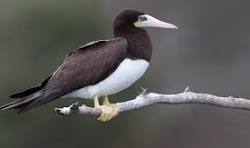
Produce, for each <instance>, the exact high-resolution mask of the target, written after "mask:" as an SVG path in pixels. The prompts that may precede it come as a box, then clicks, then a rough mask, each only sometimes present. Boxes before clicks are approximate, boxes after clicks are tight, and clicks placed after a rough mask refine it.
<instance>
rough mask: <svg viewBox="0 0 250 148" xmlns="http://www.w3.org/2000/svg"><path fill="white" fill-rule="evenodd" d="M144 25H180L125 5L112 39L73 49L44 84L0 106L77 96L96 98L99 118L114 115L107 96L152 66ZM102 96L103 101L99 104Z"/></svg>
mask: <svg viewBox="0 0 250 148" xmlns="http://www.w3.org/2000/svg"><path fill="white" fill-rule="evenodd" d="M143 27H157V28H169V29H177V27H176V26H175V25H173V24H170V23H166V22H163V21H160V20H158V19H156V18H154V17H152V16H150V15H148V14H145V13H142V12H139V11H136V10H131V9H126V10H124V11H122V12H121V13H120V14H119V15H118V16H117V17H116V18H115V20H114V22H113V31H114V38H113V39H110V40H99V41H94V42H90V43H88V44H85V45H83V46H81V47H79V48H77V49H74V50H73V51H71V52H70V53H69V54H68V55H67V56H66V58H65V60H64V61H63V63H62V65H60V66H59V67H58V68H57V70H56V71H55V72H53V73H52V74H51V75H50V76H49V77H48V78H47V79H45V80H44V81H43V82H42V83H41V85H39V86H36V87H33V88H30V89H28V90H25V91H23V92H20V93H17V94H14V95H11V96H10V97H11V98H15V99H16V100H15V101H13V102H10V103H8V104H6V105H3V106H1V107H0V109H2V110H6V109H14V110H17V111H18V112H19V113H21V112H25V111H27V110H30V109H32V108H35V107H38V106H40V105H42V104H45V103H48V102H51V101H53V100H55V99H58V98H65V97H75V98H84V99H93V100H94V105H95V107H99V108H101V109H102V114H101V116H100V117H99V118H98V119H99V120H101V121H107V120H110V119H112V118H113V117H114V116H116V115H117V113H118V112H117V107H116V106H115V104H111V103H110V102H109V100H108V98H107V96H108V95H111V94H115V93H118V92H120V91H122V90H124V89H126V88H128V87H129V86H131V85H132V84H133V83H135V82H136V81H137V80H138V79H139V78H141V77H142V76H143V74H144V73H145V71H146V70H147V68H148V66H149V63H150V60H151V55H152V44H151V40H150V37H149V35H148V33H147V32H146V31H145V30H144V29H143ZM102 96H105V99H104V103H103V105H99V101H98V98H99V97H102Z"/></svg>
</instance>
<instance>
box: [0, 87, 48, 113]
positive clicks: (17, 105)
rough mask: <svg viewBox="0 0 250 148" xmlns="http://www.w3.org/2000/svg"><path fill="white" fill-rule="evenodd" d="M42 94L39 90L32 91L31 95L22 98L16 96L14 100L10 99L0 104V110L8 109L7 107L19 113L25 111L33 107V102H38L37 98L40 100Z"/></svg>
mask: <svg viewBox="0 0 250 148" xmlns="http://www.w3.org/2000/svg"><path fill="white" fill-rule="evenodd" d="M42 98H43V95H42V94H41V93H40V92H37V93H34V94H32V95H29V96H26V97H23V98H17V99H16V100H15V101H12V102H10V103H7V104H5V105H3V106H0V109H1V110H8V109H14V110H16V111H18V112H19V113H21V112H25V111H27V110H29V109H32V108H33V105H32V104H33V103H34V102H38V101H39V100H42Z"/></svg>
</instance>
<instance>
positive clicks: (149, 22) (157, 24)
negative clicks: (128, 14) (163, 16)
mask: <svg viewBox="0 0 250 148" xmlns="http://www.w3.org/2000/svg"><path fill="white" fill-rule="evenodd" d="M141 17H142V18H144V19H142V20H140V19H138V21H136V22H135V23H134V25H135V27H154V28H168V29H178V27H177V26H175V25H174V24H170V23H166V22H163V21H161V20H158V19H156V18H154V17H152V16H150V15H147V14H145V15H141Z"/></svg>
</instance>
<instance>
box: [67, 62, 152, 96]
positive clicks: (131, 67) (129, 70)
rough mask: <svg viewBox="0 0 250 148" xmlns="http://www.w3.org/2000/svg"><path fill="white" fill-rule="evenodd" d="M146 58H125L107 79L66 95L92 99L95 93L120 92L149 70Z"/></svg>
mask: <svg viewBox="0 0 250 148" xmlns="http://www.w3.org/2000/svg"><path fill="white" fill-rule="evenodd" d="M148 66H149V62H147V61H146V60H131V59H125V60H123V61H122V63H121V64H120V65H119V66H118V68H117V69H116V70H115V71H114V72H113V73H112V74H111V75H110V76H109V77H107V78H106V79H104V80H102V81H101V82H99V83H97V84H95V85H89V86H86V87H84V88H82V89H79V90H76V91H74V92H72V93H70V94H67V95H66V96H65V97H77V98H85V99H92V98H93V97H94V96H95V95H97V96H104V95H111V94H115V93H117V92H120V91H122V90H124V89H126V88H128V87H129V86H131V85H132V84H133V83H134V82H135V81H137V80H138V79H139V78H140V77H141V76H142V75H143V74H144V73H145V71H146V70H147V68H148Z"/></svg>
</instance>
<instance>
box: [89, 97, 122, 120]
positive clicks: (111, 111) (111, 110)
mask: <svg viewBox="0 0 250 148" xmlns="http://www.w3.org/2000/svg"><path fill="white" fill-rule="evenodd" d="M94 101H95V108H100V109H101V110H102V113H101V115H100V117H98V118H97V120H99V121H102V122H106V121H109V120H111V119H113V118H114V117H115V116H117V115H118V113H119V112H118V107H117V105H116V104H112V103H110V102H109V100H108V97H107V96H106V97H105V98H104V101H103V105H99V102H98V99H96V98H95V99H94Z"/></svg>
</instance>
